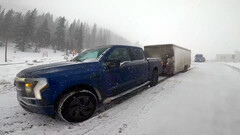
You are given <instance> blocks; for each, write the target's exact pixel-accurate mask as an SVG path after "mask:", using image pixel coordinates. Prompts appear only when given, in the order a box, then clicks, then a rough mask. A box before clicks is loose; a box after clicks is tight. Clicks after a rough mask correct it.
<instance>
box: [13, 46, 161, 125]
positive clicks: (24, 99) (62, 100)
mask: <svg viewBox="0 0 240 135" xmlns="http://www.w3.org/2000/svg"><path fill="white" fill-rule="evenodd" d="M161 72H162V66H161V60H160V59H147V58H146V57H145V55H144V52H143V50H142V49H141V48H139V47H134V46H124V45H111V46H102V47H96V48H94V49H88V50H86V51H84V52H82V53H80V54H79V55H78V56H76V57H75V58H74V59H72V60H71V61H69V62H59V63H53V64H47V65H40V66H35V67H31V68H27V69H24V70H22V71H21V72H19V73H18V74H17V75H16V78H15V81H14V83H15V85H16V89H17V99H18V101H19V103H20V105H21V106H22V107H23V108H24V109H25V110H27V111H30V112H35V113H41V114H45V115H48V116H51V117H55V116H58V117H59V118H61V119H63V120H65V121H68V122H82V121H84V120H86V119H88V118H90V117H91V116H92V115H93V114H94V113H95V111H96V110H97V108H98V106H99V105H103V104H106V103H110V102H111V101H112V100H114V99H116V98H119V97H121V96H123V95H125V94H127V93H130V92H132V91H134V90H136V89H138V88H140V87H143V86H146V85H150V86H154V85H156V84H157V83H158V75H159V74H160V73H161Z"/></svg>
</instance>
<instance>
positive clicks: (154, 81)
mask: <svg viewBox="0 0 240 135" xmlns="http://www.w3.org/2000/svg"><path fill="white" fill-rule="evenodd" d="M157 84H158V70H157V69H154V70H153V72H152V77H151V82H150V86H151V87H153V86H155V85H157Z"/></svg>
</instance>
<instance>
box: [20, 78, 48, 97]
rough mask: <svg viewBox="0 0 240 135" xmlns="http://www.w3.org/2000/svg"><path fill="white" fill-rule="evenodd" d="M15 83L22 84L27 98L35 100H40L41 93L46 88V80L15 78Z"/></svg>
mask: <svg viewBox="0 0 240 135" xmlns="http://www.w3.org/2000/svg"><path fill="white" fill-rule="evenodd" d="M16 81H21V82H24V83H25V91H26V94H27V96H28V97H35V98H36V99H42V96H41V92H42V91H43V90H44V89H46V88H47V87H48V83H47V79H46V78H16Z"/></svg>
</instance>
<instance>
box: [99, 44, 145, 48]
mask: <svg viewBox="0 0 240 135" xmlns="http://www.w3.org/2000/svg"><path fill="white" fill-rule="evenodd" d="M96 47H97V48H100V47H134V48H141V47H139V46H133V45H102V46H96ZM141 49H142V48H141Z"/></svg>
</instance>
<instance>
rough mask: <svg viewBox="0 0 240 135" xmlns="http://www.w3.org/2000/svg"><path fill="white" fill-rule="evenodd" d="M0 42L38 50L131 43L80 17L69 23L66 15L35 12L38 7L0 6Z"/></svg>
mask: <svg viewBox="0 0 240 135" xmlns="http://www.w3.org/2000/svg"><path fill="white" fill-rule="evenodd" d="M0 41H1V42H2V43H4V44H6V46H7V42H9V41H10V42H14V43H16V47H17V48H18V49H20V50H21V51H25V50H26V49H28V48H31V49H33V50H34V51H35V52H39V51H40V48H42V47H52V48H53V49H54V50H55V51H56V50H61V51H66V52H67V53H68V51H69V50H77V51H79V50H81V49H83V48H89V47H94V46H98V45H107V44H130V42H129V41H128V40H126V39H125V38H123V37H121V36H119V35H117V34H115V33H113V32H112V31H110V30H109V29H104V28H98V26H97V24H94V25H93V26H90V25H89V24H88V23H87V22H82V21H80V20H79V19H78V20H74V21H73V22H71V23H69V21H67V20H66V18H65V17H62V16H59V17H56V18H54V17H53V15H52V14H50V13H43V14H38V12H37V10H36V9H34V10H29V11H28V12H26V13H22V12H16V11H14V10H13V9H10V10H5V9H3V8H2V7H1V6H0Z"/></svg>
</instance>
